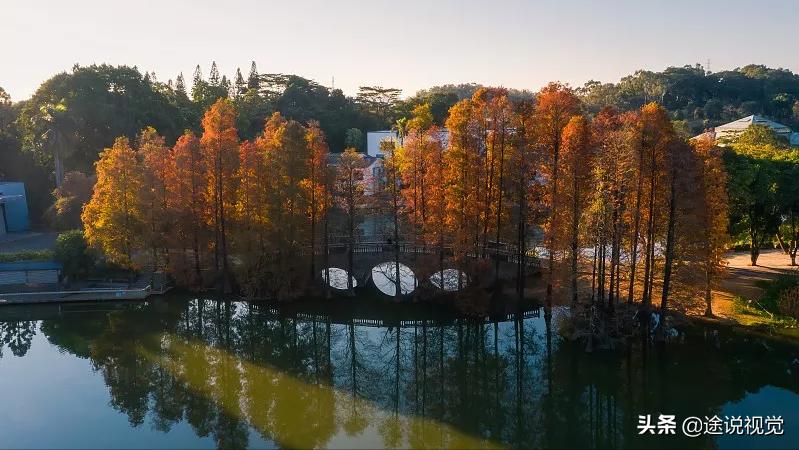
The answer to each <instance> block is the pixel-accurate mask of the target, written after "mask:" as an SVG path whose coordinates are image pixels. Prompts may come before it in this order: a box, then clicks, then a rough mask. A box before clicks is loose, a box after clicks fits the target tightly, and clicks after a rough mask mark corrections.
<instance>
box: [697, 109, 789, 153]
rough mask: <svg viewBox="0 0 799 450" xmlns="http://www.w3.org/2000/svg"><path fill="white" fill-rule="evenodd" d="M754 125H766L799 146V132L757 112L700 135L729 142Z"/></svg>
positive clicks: (721, 142) (720, 141)
mask: <svg viewBox="0 0 799 450" xmlns="http://www.w3.org/2000/svg"><path fill="white" fill-rule="evenodd" d="M752 125H765V126H767V127H769V128H771V129H772V130H773V131H774V134H776V135H777V136H780V137H783V138H785V139H786V140H787V141H788V142H789V143H790V144H791V145H792V146H794V147H799V133H796V132H794V131H792V130H791V129H790V128H789V127H788V126H786V125H783V124H781V123H778V122H775V121H773V120H771V119H768V118H766V117H763V116H759V115H756V114H754V115H751V116H746V117H743V118H741V119H738V120H736V121H733V122H730V123H725V124H724V125H719V126H717V127H716V128H714V129H712V130H710V131H707V132H706V133H703V134H701V135H699V136H703V135H709V136H710V137H711V138H713V139H715V140H716V141H718V142H719V143H720V144H721V145H723V144H724V142H729V141H731V140H733V139H735V138H736V137H738V136H739V135H740V134H741V133H743V132H744V131H746V129H747V128H749V127H750V126H752ZM699 136H696V137H699Z"/></svg>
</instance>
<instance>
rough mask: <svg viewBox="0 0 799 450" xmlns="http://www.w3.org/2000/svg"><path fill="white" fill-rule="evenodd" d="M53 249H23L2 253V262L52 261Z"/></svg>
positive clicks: (0, 259) (0, 257)
mask: <svg viewBox="0 0 799 450" xmlns="http://www.w3.org/2000/svg"><path fill="white" fill-rule="evenodd" d="M52 260H53V252H52V251H51V250H22V251H19V252H9V253H0V263H7V262H18V261H52Z"/></svg>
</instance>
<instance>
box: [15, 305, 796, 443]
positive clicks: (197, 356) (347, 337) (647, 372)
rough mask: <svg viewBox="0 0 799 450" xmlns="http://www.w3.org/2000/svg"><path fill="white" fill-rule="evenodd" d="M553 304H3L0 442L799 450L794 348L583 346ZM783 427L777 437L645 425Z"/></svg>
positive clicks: (732, 342)
mask: <svg viewBox="0 0 799 450" xmlns="http://www.w3.org/2000/svg"><path fill="white" fill-rule="evenodd" d="M564 312H565V311H563V310H556V311H555V314H554V317H553V320H552V323H551V326H547V323H546V321H545V320H544V314H543V312H542V311H541V310H539V309H535V308H532V309H528V310H525V311H513V312H510V313H507V312H505V313H501V314H496V315H494V316H491V317H483V318H475V317H463V316H459V315H458V314H456V313H454V312H452V311H450V310H449V309H448V308H445V307H443V306H434V305H427V304H392V303H388V302H380V304H374V303H372V302H370V301H365V300H352V299H336V300H331V301H330V302H328V303H324V302H318V301H317V302H300V303H296V304H291V305H270V304H254V303H247V302H225V301H220V300H214V299H204V300H203V299H197V298H191V297H188V296H181V295H177V294H175V295H170V296H167V297H165V298H162V299H156V300H152V301H148V302H146V303H117V304H111V303H102V304H71V305H63V306H58V305H35V306H4V307H0V339H1V341H0V355H1V356H0V380H2V385H1V386H0V390H1V392H2V397H0V398H2V407H0V447H13V448H42V447H45V448H46V447H61V448H63V447H71V448H76V447H82V448H141V447H157V448H186V447H191V448H241V447H251V448H277V447H280V448H284V447H327V448H375V447H394V448H396V447H414V448H423V447H425V448H427V447H430V448H441V447H451V448H483V447H541V448H564V447H574V448H640V447H650V448H660V447H677V448H712V447H720V448H794V447H796V443H797V442H799V346H796V345H789V344H779V343H775V342H771V341H768V342H767V341H764V340H763V339H759V338H753V337H749V336H747V335H743V334H736V333H733V332H731V331H730V330H725V329H721V330H714V329H710V328H703V327H698V326H697V327H692V328H690V329H688V330H685V331H684V332H683V333H682V334H681V336H679V338H678V339H676V341H675V342H671V343H669V344H668V345H666V346H665V347H661V346H653V345H644V344H643V343H642V342H637V341H636V342H633V343H632V344H631V345H629V346H628V347H627V348H624V349H619V350H616V351H614V352H595V353H591V354H589V353H586V352H585V351H584V348H583V346H581V345H579V344H577V343H573V342H569V341H567V340H565V339H563V338H562V337H561V336H560V335H559V334H558V333H557V326H558V323H559V322H560V320H561V317H562V315H563V313H564ZM659 414H673V415H676V417H677V419H678V423H679V421H681V420H682V419H683V418H685V417H688V416H698V417H702V418H704V417H705V416H707V417H713V416H719V417H722V418H723V417H724V416H732V417H734V416H747V415H749V416H762V417H766V416H781V417H782V420H783V421H784V434H783V435H779V436H778V435H771V436H748V435H745V434H742V435H721V436H710V435H702V436H700V437H697V438H688V437H686V436H684V435H681V433H680V430H679V427H678V430H677V434H676V435H643V436H640V435H639V434H638V429H637V425H638V420H639V415H653V416H654V417H655V418H657V416H658V415H659Z"/></svg>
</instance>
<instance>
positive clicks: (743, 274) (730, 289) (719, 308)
mask: <svg viewBox="0 0 799 450" xmlns="http://www.w3.org/2000/svg"><path fill="white" fill-rule="evenodd" d="M727 262H728V263H729V265H728V267H727V276H726V277H725V278H724V280H723V281H722V282H721V285H720V286H719V289H718V290H716V291H713V310H714V313H716V315H718V316H721V317H725V318H728V319H733V320H736V321H740V319H741V318H740V315H739V314H737V313H736V308H735V303H734V299H735V298H736V297H742V298H744V299H747V300H759V299H760V298H761V297H762V296H763V290H762V289H760V288H759V287H757V282H758V281H760V280H773V279H774V278H776V277H777V276H778V275H780V274H786V273H799V271H797V268H796V267H791V259H790V258H789V257H788V255H786V254H785V253H783V252H782V251H780V250H763V251H762V253H761V254H760V257H759V258H758V260H757V264H758V265H757V266H750V265H749V264H750V259H749V252H732V253H729V254H728V255H727Z"/></svg>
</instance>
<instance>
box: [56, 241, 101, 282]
mask: <svg viewBox="0 0 799 450" xmlns="http://www.w3.org/2000/svg"><path fill="white" fill-rule="evenodd" d="M55 259H56V261H58V262H60V263H61V264H62V265H63V266H64V272H63V273H64V275H66V276H68V277H70V278H81V277H85V276H86V275H88V274H89V272H90V271H91V270H92V268H93V267H94V257H93V256H92V254H91V253H90V252H89V248H88V245H86V240H85V239H84V238H83V232H82V231H80V230H71V231H66V232H64V233H61V234H59V235H58V238H57V239H56V242H55Z"/></svg>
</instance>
